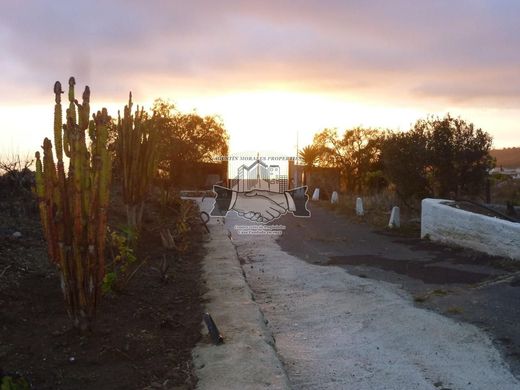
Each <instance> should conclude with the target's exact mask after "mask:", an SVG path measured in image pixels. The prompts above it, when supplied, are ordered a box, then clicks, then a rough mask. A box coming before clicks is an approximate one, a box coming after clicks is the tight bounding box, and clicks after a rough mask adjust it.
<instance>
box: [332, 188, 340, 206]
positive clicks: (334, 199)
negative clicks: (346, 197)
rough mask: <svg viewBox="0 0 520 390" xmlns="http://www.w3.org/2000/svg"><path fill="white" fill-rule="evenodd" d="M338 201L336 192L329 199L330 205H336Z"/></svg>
mask: <svg viewBox="0 0 520 390" xmlns="http://www.w3.org/2000/svg"><path fill="white" fill-rule="evenodd" d="M338 201H339V197H338V192H337V191H334V192H333V193H332V196H331V197H330V203H332V204H337V203H338Z"/></svg>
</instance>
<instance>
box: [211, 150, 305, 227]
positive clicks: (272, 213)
mask: <svg viewBox="0 0 520 390" xmlns="http://www.w3.org/2000/svg"><path fill="white" fill-rule="evenodd" d="M283 163H285V166H284V165H283ZM287 165H288V161H287V160H285V161H284V160H283V159H274V160H272V163H271V158H261V157H259V155H257V156H256V158H247V159H244V162H242V163H241V164H240V165H239V166H238V168H236V171H235V172H236V176H235V177H234V178H233V179H232V180H230V182H229V187H223V186H218V185H215V186H213V191H214V192H215V194H216V196H215V202H214V204H213V209H212V211H211V214H210V215H211V216H215V217H217V216H225V215H226V214H227V213H228V212H229V211H236V212H237V214H238V215H239V216H240V217H242V218H245V219H248V220H250V221H253V222H258V223H268V222H271V221H273V220H275V219H278V218H280V217H281V216H282V215H285V214H287V213H292V214H293V215H294V216H295V217H310V215H311V213H310V211H309V210H308V209H307V201H308V199H309V197H308V195H307V186H303V187H297V188H293V189H290V188H289V180H288V174H287Z"/></svg>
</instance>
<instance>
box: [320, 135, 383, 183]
mask: <svg viewBox="0 0 520 390" xmlns="http://www.w3.org/2000/svg"><path fill="white" fill-rule="evenodd" d="M380 135H381V132H380V131H379V130H375V129H365V128H361V127H356V128H354V129H350V130H346V131H345V132H344V133H343V136H339V135H338V132H337V130H336V129H325V130H323V131H322V132H320V133H318V134H316V135H315V136H314V139H313V145H314V146H315V147H316V148H318V149H319V150H322V157H321V160H320V161H321V162H322V165H323V166H330V167H337V168H340V169H341V174H342V176H343V177H344V179H345V180H346V183H347V188H348V189H349V190H350V191H357V192H362V191H364V190H365V189H367V183H369V182H370V181H371V177H373V176H374V175H373V173H374V172H375V171H377V170H378V161H379V137H380Z"/></svg>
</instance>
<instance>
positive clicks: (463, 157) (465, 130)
mask: <svg viewBox="0 0 520 390" xmlns="http://www.w3.org/2000/svg"><path fill="white" fill-rule="evenodd" d="M414 128H415V129H417V130H421V131H424V132H425V133H426V134H427V135H428V145H427V147H428V156H429V164H430V167H431V174H432V177H431V179H432V183H431V185H432V187H433V190H434V194H435V195H436V196H439V197H448V196H450V194H456V195H457V196H461V195H462V194H478V193H480V192H481V190H482V189H483V186H484V183H485V178H486V177H487V176H488V172H489V170H490V169H491V168H493V166H494V162H493V158H492V157H491V155H490V153H489V152H490V150H491V145H492V138H491V136H490V135H489V134H488V133H486V132H484V131H482V129H477V128H475V126H474V125H473V123H468V122H466V121H464V120H462V119H460V118H453V117H451V116H450V115H449V114H447V115H446V116H445V117H444V118H442V119H439V118H433V117H430V118H427V119H426V120H419V121H418V122H417V123H416V124H415V126H414Z"/></svg>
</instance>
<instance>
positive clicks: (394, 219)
mask: <svg viewBox="0 0 520 390" xmlns="http://www.w3.org/2000/svg"><path fill="white" fill-rule="evenodd" d="M388 227H389V228H399V227H401V217H400V210H399V207H397V206H394V207H393V208H392V213H391V214H390V221H388Z"/></svg>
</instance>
